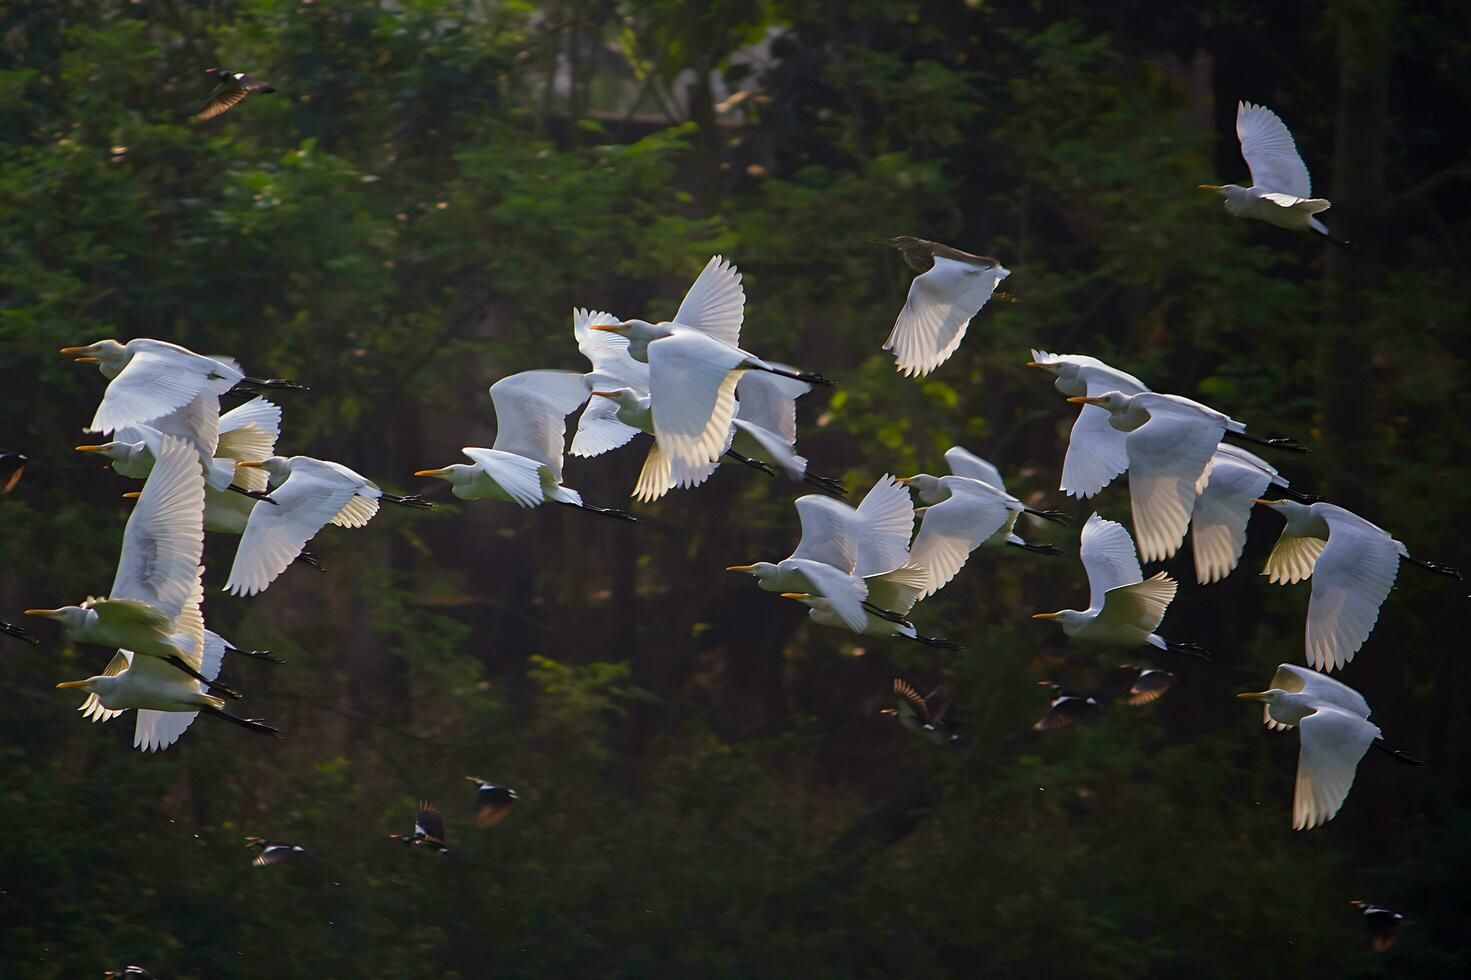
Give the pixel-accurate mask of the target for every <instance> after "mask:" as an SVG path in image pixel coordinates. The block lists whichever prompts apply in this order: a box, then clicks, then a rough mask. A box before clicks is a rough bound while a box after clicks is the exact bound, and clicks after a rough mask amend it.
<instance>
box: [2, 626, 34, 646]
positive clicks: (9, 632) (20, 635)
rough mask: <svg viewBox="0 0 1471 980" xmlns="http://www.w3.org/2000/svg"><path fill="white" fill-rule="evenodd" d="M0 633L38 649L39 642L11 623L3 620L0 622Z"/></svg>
mask: <svg viewBox="0 0 1471 980" xmlns="http://www.w3.org/2000/svg"><path fill="white" fill-rule="evenodd" d="M0 633H4V634H5V635H6V636H13V637H15V638H16V639H17V640H25V641H26V642H27V643H29V644H30V645H31V646H36V647H38V646H40V645H41V641H40V640H38V639H36V638H35V637H34V636H32V635H31V634H29V633H27V632H26V631H25V630H23V629H21V628H20V627H19V626H16V625H14V624H13V623H7V622H5V621H3V620H0Z"/></svg>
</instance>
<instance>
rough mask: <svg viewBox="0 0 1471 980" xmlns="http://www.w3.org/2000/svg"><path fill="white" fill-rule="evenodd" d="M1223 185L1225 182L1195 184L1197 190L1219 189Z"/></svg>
mask: <svg viewBox="0 0 1471 980" xmlns="http://www.w3.org/2000/svg"><path fill="white" fill-rule="evenodd" d="M1223 186H1224V185H1223V184H1196V185H1195V187H1196V189H1197V190H1202V191H1218V190H1220V189H1221V188H1222V187H1223Z"/></svg>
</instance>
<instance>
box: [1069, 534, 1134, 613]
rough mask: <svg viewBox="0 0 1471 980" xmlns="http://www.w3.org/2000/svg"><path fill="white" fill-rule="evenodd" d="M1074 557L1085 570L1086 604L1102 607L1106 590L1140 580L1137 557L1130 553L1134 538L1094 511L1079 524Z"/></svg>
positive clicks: (1092, 607)
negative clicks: (1079, 560) (1086, 579)
mask: <svg viewBox="0 0 1471 980" xmlns="http://www.w3.org/2000/svg"><path fill="white" fill-rule="evenodd" d="M1078 557H1079V558H1081V559H1082V562H1083V570H1084V571H1085V572H1087V573H1088V606H1089V608H1091V609H1100V608H1102V607H1103V598H1104V595H1105V594H1106V593H1107V592H1108V591H1109V590H1110V589H1117V588H1119V587H1120V586H1124V585H1134V584H1136V583H1138V582H1142V581H1143V580H1144V574H1143V573H1142V572H1141V571H1140V570H1139V559H1138V557H1137V556H1136V555H1135V554H1134V541H1133V539H1132V538H1130V537H1129V532H1128V531H1127V530H1125V528H1124V526H1123V525H1122V524H1120V523H1118V522H1117V521H1106V520H1104V519H1103V518H1102V517H1099V516H1098V515H1097V514H1094V515H1093V516H1092V517H1090V518H1088V522H1087V523H1086V524H1084V525H1083V534H1082V537H1081V544H1080V546H1079V549H1078Z"/></svg>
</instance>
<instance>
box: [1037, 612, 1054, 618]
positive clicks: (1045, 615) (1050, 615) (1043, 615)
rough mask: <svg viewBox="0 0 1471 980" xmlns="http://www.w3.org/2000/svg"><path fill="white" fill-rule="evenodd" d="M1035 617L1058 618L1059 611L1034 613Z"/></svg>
mask: <svg viewBox="0 0 1471 980" xmlns="http://www.w3.org/2000/svg"><path fill="white" fill-rule="evenodd" d="M1032 618H1033V619H1056V618H1057V613H1032Z"/></svg>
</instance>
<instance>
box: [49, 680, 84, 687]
mask: <svg viewBox="0 0 1471 980" xmlns="http://www.w3.org/2000/svg"><path fill="white" fill-rule="evenodd" d="M86 683H87V682H86V681H62V682H61V683H60V684H58V685H56V686H57V687H58V688H68V687H84V686H86Z"/></svg>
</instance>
